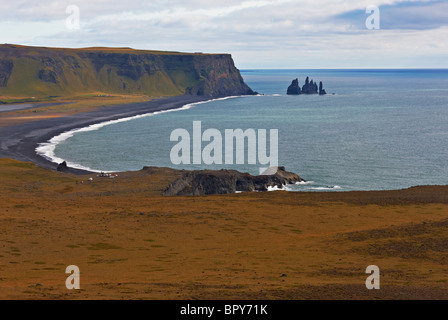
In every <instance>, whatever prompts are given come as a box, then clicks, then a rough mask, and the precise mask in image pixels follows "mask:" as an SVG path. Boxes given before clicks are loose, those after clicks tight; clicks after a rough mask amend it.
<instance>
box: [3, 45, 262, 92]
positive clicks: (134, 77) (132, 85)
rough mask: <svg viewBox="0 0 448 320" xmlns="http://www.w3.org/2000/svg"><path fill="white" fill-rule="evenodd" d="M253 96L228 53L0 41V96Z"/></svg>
mask: <svg viewBox="0 0 448 320" xmlns="http://www.w3.org/2000/svg"><path fill="white" fill-rule="evenodd" d="M98 92H101V93H105V94H120V95H132V94H141V95H148V96H176V95H184V94H187V95H198V96H205V97H220V96H234V95H254V94H256V93H255V92H254V91H252V89H251V88H249V86H247V84H246V83H245V82H244V80H243V78H242V76H241V74H240V72H239V70H238V69H237V68H236V67H235V64H234V61H233V59H232V57H231V55H230V54H204V53H181V52H162V51H149V50H134V49H131V48H82V49H65V48H47V47H26V46H20V45H11V44H4V45H0V96H13V97H29V98H35V97H36V98H47V97H54V96H74V95H79V94H86V93H98Z"/></svg>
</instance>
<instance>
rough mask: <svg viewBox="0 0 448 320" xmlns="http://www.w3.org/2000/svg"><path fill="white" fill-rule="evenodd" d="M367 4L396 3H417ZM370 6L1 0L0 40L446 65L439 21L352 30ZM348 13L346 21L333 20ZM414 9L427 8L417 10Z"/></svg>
mask: <svg viewBox="0 0 448 320" xmlns="http://www.w3.org/2000/svg"><path fill="white" fill-rule="evenodd" d="M374 2H375V4H376V5H377V6H382V5H395V6H398V7H397V8H398V9H399V8H400V6H401V5H403V6H407V5H408V4H409V3H420V4H421V3H422V1H417V0H414V1H404V0H400V1H397V0H375V1H374ZM436 2H437V1H436ZM427 3H428V5H429V4H432V3H434V1H427ZM70 4H74V5H77V6H78V7H79V8H80V12H81V29H80V30H79V31H72V32H70V31H68V30H67V29H66V28H65V19H66V18H67V14H66V13H65V9H66V7H67V6H68V5H70ZM371 4H372V0H359V1H352V0H350V1H348V0H336V1H335V0H321V1H316V0H300V1H299V0H258V1H256V0H247V1H237V0H226V1H225V2H223V1H217V0H190V1H180V0H163V1H162V0H152V1H145V2H141V1H137V0H127V1H111V0H95V1H92V0H77V1H75V0H67V1H51V0H42V1H39V2H37V1H36V2H34V1H33V2H31V1H24V0H18V1H15V2H13V1H10V2H6V3H5V2H3V3H1V4H0V10H2V12H9V14H8V17H6V18H4V19H3V22H1V21H0V39H1V40H0V42H9V43H20V44H28V45H45V46H58V47H62V46H67V47H82V46H126V47H134V48H141V49H156V50H175V51H191V52H193V51H203V52H229V53H232V54H233V55H234V57H235V60H236V63H237V65H238V66H239V67H242V68H247V67H259V68H271V67H301V68H306V67H310V68H319V67H335V68H337V67H350V66H352V67H363V66H364V65H369V66H370V67H393V66H395V67H408V66H414V64H416V65H415V66H416V67H418V66H431V67H437V66H439V67H447V62H445V60H446V59H442V58H441V57H443V56H446V55H447V54H448V48H447V45H446V44H445V43H444V41H443V39H447V30H446V28H445V27H442V26H439V27H438V28H432V29H428V30H376V31H370V30H365V29H360V28H359V27H356V25H354V24H353V19H354V20H355V21H357V23H358V24H359V25H363V23H364V20H365V18H366V17H367V15H365V13H364V12H363V10H364V11H365V8H366V7H367V6H368V5H371ZM422 7H423V8H426V7H425V6H422ZM398 9H396V10H398ZM353 12H354V15H353V14H352V16H351V19H352V20H350V21H349V20H343V19H336V18H335V17H336V16H338V15H342V14H346V13H353ZM357 12H361V13H360V14H359V16H358V13H357ZM403 12H404V11H403ZM420 14H421V15H428V14H430V12H429V10H428V9H427V8H426V9H425V10H423V9H422V11H421V13H420ZM402 18H403V17H402ZM403 19H404V18H403ZM442 20H443V19H442ZM417 29H418V28H417ZM366 61H367V62H366Z"/></svg>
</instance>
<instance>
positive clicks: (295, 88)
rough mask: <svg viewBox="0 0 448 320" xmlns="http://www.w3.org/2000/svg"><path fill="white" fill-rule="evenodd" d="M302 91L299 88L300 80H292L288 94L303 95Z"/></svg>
mask: <svg viewBox="0 0 448 320" xmlns="http://www.w3.org/2000/svg"><path fill="white" fill-rule="evenodd" d="M301 93H302V90H301V89H300V86H299V79H295V80H292V83H291V85H290V86H289V87H288V90H287V91H286V94H301Z"/></svg>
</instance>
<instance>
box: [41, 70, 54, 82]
mask: <svg viewBox="0 0 448 320" xmlns="http://www.w3.org/2000/svg"><path fill="white" fill-rule="evenodd" d="M39 79H40V80H42V81H44V82H52V83H57V75H56V73H55V72H54V71H53V70H48V69H45V70H39Z"/></svg>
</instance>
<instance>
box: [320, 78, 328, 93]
mask: <svg viewBox="0 0 448 320" xmlns="http://www.w3.org/2000/svg"><path fill="white" fill-rule="evenodd" d="M322 86H323V85H322V81H321V82H320V83H319V95H320V96H323V95H326V94H327V92H326V91H325V89H323V88H322Z"/></svg>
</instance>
